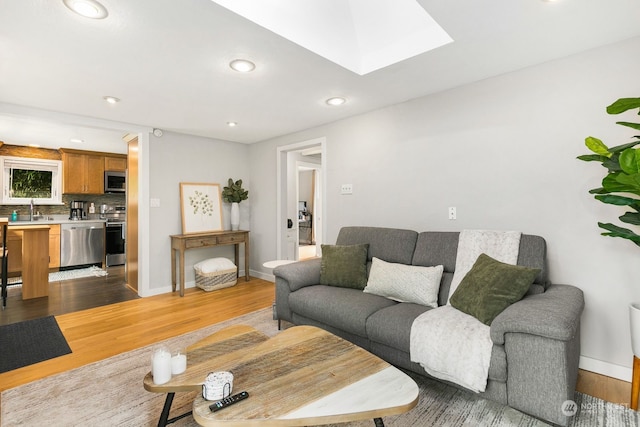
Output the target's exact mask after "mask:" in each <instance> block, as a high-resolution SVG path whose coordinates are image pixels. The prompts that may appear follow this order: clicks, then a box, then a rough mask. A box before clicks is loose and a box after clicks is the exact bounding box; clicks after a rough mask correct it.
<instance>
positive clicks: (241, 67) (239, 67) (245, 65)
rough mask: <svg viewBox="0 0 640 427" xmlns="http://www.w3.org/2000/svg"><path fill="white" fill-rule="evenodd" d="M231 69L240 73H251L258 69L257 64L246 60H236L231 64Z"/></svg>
mask: <svg viewBox="0 0 640 427" xmlns="http://www.w3.org/2000/svg"><path fill="white" fill-rule="evenodd" d="M229 67H231V69H233V70H235V71H237V72H239V73H249V72H251V71H253V70H255V68H256V64H254V63H253V62H251V61H249V60H246V59H234V60H233V61H231V62H230V63H229Z"/></svg>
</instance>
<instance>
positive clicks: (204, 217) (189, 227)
mask: <svg viewBox="0 0 640 427" xmlns="http://www.w3.org/2000/svg"><path fill="white" fill-rule="evenodd" d="M180 204H181V209H182V234H195V233H206V232H209V231H221V230H222V197H221V192H220V184H205V183H193V182H181V183H180Z"/></svg>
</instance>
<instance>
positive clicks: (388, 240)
mask: <svg viewBox="0 0 640 427" xmlns="http://www.w3.org/2000/svg"><path fill="white" fill-rule="evenodd" d="M458 236H459V233H458V232H422V233H418V232H415V231H411V230H403V229H391V228H377V227H344V228H342V229H341V230H340V233H339V235H338V238H337V241H336V244H337V245H355V244H365V243H366V244H368V245H369V248H368V255H367V260H368V261H369V264H370V262H371V260H372V258H373V257H376V258H379V259H381V260H384V261H386V262H390V263H402V264H407V265H416V266H437V265H443V266H444V274H443V275H442V280H441V284H440V289H439V294H438V304H439V305H444V304H446V301H447V296H448V292H449V285H450V284H451V280H452V277H453V273H454V270H455V266H456V253H457V248H458ZM518 265H522V266H527V267H533V268H539V269H540V270H541V271H540V273H539V274H538V275H537V277H536V279H535V280H534V283H533V284H532V285H531V287H530V288H529V291H528V293H527V294H526V295H525V297H524V298H523V299H522V300H520V301H518V302H516V303H514V304H512V305H510V306H509V307H508V308H506V309H505V310H504V311H503V312H502V313H500V314H499V315H498V316H497V317H496V318H495V319H494V320H493V322H492V323H491V325H490V336H491V340H492V342H493V348H492V352H491V362H490V366H489V375H488V382H487V387H486V390H485V391H484V392H483V393H480V395H482V396H483V397H486V398H488V399H492V400H495V401H498V402H500V403H503V404H506V405H509V406H511V407H513V408H515V409H517V410H520V411H522V412H525V413H527V414H530V415H533V416H535V417H538V418H540V419H542V420H545V421H549V422H552V423H554V424H558V425H567V424H568V422H569V421H570V419H569V418H568V417H567V416H565V415H563V413H562V404H563V402H565V401H567V400H573V399H574V392H575V386H576V380H577V374H578V359H579V355H580V316H581V314H582V311H583V308H584V297H583V293H582V291H581V290H580V289H578V288H576V287H574V286H570V285H556V284H550V283H549V281H548V272H547V267H546V242H545V241H544V239H543V238H542V237H539V236H533V235H525V234H523V235H522V237H521V239H520V248H519V252H518ZM320 266H321V260H320V259H312V260H307V261H301V262H296V263H292V264H288V265H283V266H280V267H277V268H276V269H274V275H275V278H276V314H277V317H278V319H279V321H280V320H285V321H288V322H291V323H293V324H296V325H314V326H318V327H320V328H323V329H325V330H327V331H330V332H332V333H334V334H335V335H338V336H340V337H342V338H344V339H347V340H348V341H350V342H352V343H354V344H357V345H359V346H361V347H363V348H364V349H366V350H368V351H370V352H372V353H374V354H376V355H378V356H379V357H381V358H383V359H385V360H386V361H388V362H389V363H391V364H393V365H396V366H398V367H400V368H403V369H407V370H410V371H413V372H416V373H419V374H423V375H427V374H426V372H425V370H424V369H423V368H422V367H421V366H420V365H419V364H416V363H413V362H412V361H411V359H410V331H411V326H412V323H413V321H414V319H415V318H416V317H418V316H419V315H420V314H422V313H424V312H425V311H427V310H430V308H429V307H426V306H423V305H419V304H414V303H406V302H396V301H393V300H391V299H388V298H385V297H382V296H378V295H374V294H371V293H365V292H363V291H362V290H358V289H350V288H344V287H335V286H326V285H320V284H319V283H320Z"/></svg>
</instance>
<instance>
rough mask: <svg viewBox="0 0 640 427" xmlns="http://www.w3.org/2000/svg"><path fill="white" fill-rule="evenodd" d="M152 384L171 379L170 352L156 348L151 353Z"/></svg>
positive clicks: (162, 382)
mask: <svg viewBox="0 0 640 427" xmlns="http://www.w3.org/2000/svg"><path fill="white" fill-rule="evenodd" d="M151 373H152V374H153V383H154V384H164V383H166V382H168V381H169V380H170V379H171V353H169V352H168V351H167V350H165V349H158V350H156V351H155V352H154V353H153V361H152V366H151Z"/></svg>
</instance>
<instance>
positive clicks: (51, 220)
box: [9, 216, 107, 227]
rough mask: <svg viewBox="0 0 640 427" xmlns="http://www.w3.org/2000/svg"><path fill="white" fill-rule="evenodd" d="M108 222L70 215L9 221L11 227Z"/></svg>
mask: <svg viewBox="0 0 640 427" xmlns="http://www.w3.org/2000/svg"><path fill="white" fill-rule="evenodd" d="M96 222H99V223H106V222H107V220H106V219H100V218H95V219H94V218H92V219H83V220H71V219H69V218H68V217H63V218H59V217H58V218H57V217H56V216H48V217H44V218H42V219H36V220H33V221H29V220H26V221H25V220H18V221H9V227H11V226H12V225H14V226H20V227H24V226H27V225H52V224H89V223H96Z"/></svg>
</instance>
